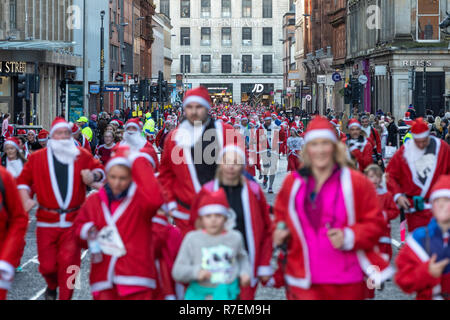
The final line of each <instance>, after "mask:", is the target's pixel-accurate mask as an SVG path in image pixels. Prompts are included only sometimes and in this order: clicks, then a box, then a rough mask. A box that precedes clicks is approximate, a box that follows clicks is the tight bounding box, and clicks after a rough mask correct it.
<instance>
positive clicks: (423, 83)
mask: <svg viewBox="0 0 450 320" xmlns="http://www.w3.org/2000/svg"><path fill="white" fill-rule="evenodd" d="M422 78H423V79H422V86H423V110H424V112H425V113H426V112H427V62H426V61H424V63H423V77H422Z"/></svg>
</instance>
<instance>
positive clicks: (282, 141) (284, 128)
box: [278, 122, 289, 156]
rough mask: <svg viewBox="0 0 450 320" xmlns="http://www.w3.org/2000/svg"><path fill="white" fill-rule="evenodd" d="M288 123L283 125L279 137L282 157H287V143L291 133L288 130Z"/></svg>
mask: <svg viewBox="0 0 450 320" xmlns="http://www.w3.org/2000/svg"><path fill="white" fill-rule="evenodd" d="M287 127H288V125H287V123H285V122H283V123H281V127H280V136H279V141H278V144H279V147H278V149H279V150H280V156H281V155H285V154H286V143H287V139H288V137H289V132H288V130H287Z"/></svg>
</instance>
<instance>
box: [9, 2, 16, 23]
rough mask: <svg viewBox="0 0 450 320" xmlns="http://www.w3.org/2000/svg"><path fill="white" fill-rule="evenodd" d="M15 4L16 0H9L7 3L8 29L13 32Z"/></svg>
mask: <svg viewBox="0 0 450 320" xmlns="http://www.w3.org/2000/svg"><path fill="white" fill-rule="evenodd" d="M16 18H17V2H16V0H11V1H10V2H9V28H10V29H11V30H14V29H16V28H17V24H16V22H17V19H16Z"/></svg>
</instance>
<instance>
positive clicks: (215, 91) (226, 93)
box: [200, 83, 233, 104]
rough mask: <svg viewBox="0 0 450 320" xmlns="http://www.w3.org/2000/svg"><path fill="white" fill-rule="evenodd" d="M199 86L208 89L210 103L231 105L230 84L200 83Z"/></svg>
mask: <svg viewBox="0 0 450 320" xmlns="http://www.w3.org/2000/svg"><path fill="white" fill-rule="evenodd" d="M200 85H201V86H202V87H205V88H206V89H208V92H209V94H210V96H211V101H212V102H213V103H214V104H218V103H233V84H232V83H202V84H200Z"/></svg>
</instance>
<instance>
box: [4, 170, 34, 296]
mask: <svg viewBox="0 0 450 320" xmlns="http://www.w3.org/2000/svg"><path fill="white" fill-rule="evenodd" d="M0 182H1V185H2V187H1V188H0V191H1V192H0V204H1V206H0V300H6V296H7V293H8V290H9V289H10V288H11V284H12V282H13V279H14V272H15V269H16V268H17V267H18V266H19V264H20V258H21V257H22V254H23V250H24V248H25V235H26V232H27V227H28V214H27V212H26V211H25V210H24V208H23V206H22V202H21V201H20V195H19V192H18V191H17V185H16V182H15V180H14V177H13V176H12V175H11V174H10V173H9V172H8V171H7V170H6V169H5V168H3V167H0Z"/></svg>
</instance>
